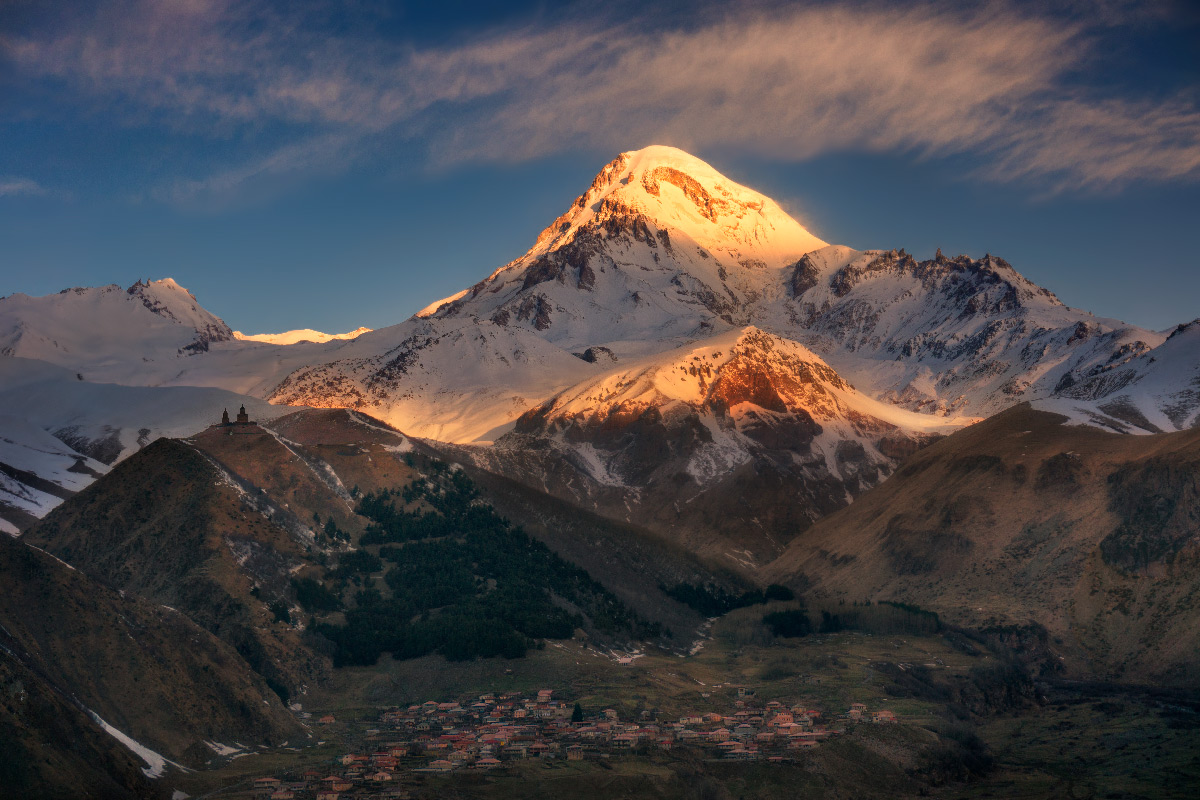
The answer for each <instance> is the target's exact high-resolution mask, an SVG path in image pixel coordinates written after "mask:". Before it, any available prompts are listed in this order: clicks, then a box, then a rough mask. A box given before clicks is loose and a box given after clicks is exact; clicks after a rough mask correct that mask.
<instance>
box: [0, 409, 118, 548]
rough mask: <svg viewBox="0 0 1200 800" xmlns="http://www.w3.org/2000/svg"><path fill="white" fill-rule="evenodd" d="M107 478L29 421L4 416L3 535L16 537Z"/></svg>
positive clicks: (0, 470) (0, 450)
mask: <svg viewBox="0 0 1200 800" xmlns="http://www.w3.org/2000/svg"><path fill="white" fill-rule="evenodd" d="M106 472H108V466H107V465H106V464H102V463H100V462H99V461H96V460H95V459H92V458H88V457H87V456H85V455H83V454H82V453H79V452H76V451H75V450H73V449H72V448H71V447H69V446H68V445H66V444H64V443H63V442H61V441H60V440H58V439H56V438H54V437H53V436H51V435H50V434H49V433H47V432H46V431H44V430H42V429H41V428H39V427H37V426H36V425H33V424H31V423H30V422H28V421H27V420H25V419H22V418H20V417H14V416H11V415H9V414H4V415H0V532H2V533H8V534H12V535H16V533H17V532H18V531H19V530H20V527H21V524H23V523H28V522H30V521H32V520H33V519H34V518H40V517H43V516H45V515H46V514H47V513H48V512H49V511H50V509H52V508H54V507H55V506H57V505H58V504H59V503H61V502H62V501H63V500H65V499H66V498H67V497H70V496H71V495H73V494H75V493H76V492H78V491H80V490H81V489H83V488H85V487H86V486H87V485H88V484H90V483H91V482H92V481H93V480H95V479H96V478H98V477H99V476H101V475H103V474H104V473H106Z"/></svg>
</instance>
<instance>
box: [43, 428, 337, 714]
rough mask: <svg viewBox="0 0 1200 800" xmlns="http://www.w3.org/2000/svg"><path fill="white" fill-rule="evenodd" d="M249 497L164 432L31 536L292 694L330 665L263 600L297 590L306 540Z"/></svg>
mask: <svg viewBox="0 0 1200 800" xmlns="http://www.w3.org/2000/svg"><path fill="white" fill-rule="evenodd" d="M263 438H269V437H265V436H264V437H263ZM252 502H257V499H256V498H254V497H243V496H242V495H241V494H240V493H239V492H238V491H237V490H236V489H235V488H234V487H232V486H231V485H230V484H229V482H228V480H227V479H226V478H225V477H224V476H223V475H222V473H221V472H220V470H219V469H218V468H217V466H216V465H215V464H214V463H213V462H212V461H211V460H210V459H209V458H208V457H207V456H205V455H204V454H202V453H201V452H199V451H198V450H197V449H195V448H194V447H192V446H190V445H188V444H186V443H184V442H180V441H176V440H169V439H160V440H158V441H157V442H154V443H153V444H151V445H149V446H148V447H146V448H144V449H143V450H142V451H140V452H139V453H136V454H135V455H133V456H131V457H130V458H128V459H127V460H125V461H124V462H122V463H121V464H119V465H118V466H117V467H116V468H115V469H114V470H113V471H112V472H110V473H109V474H108V475H106V476H104V477H103V478H101V479H100V480H98V481H96V483H94V484H92V485H91V486H89V487H88V488H87V489H85V490H84V491H83V492H80V493H79V494H78V495H77V496H75V497H73V498H71V499H70V500H68V501H67V502H65V503H63V504H62V505H61V506H59V507H58V508H57V509H55V510H54V511H53V512H52V513H51V514H49V515H48V516H47V517H46V519H44V520H43V521H42V522H41V523H39V524H38V525H37V526H35V527H34V528H32V529H30V530H29V531H28V532H27V533H26V534H25V539H26V540H27V541H29V542H30V543H32V544H35V545H38V546H39V547H43V548H45V549H46V550H47V551H49V552H51V553H54V554H55V555H57V556H58V557H59V558H62V559H63V560H64V561H67V562H68V563H70V564H73V565H75V566H77V567H78V568H79V569H80V570H82V571H84V572H85V573H87V574H88V575H89V576H91V577H94V578H96V579H98V580H100V581H101V582H103V583H105V584H107V585H108V586H111V587H114V588H117V589H121V590H124V591H126V592H130V593H133V594H136V595H139V596H141V597H143V598H145V599H147V600H150V601H151V602H154V603H161V604H165V605H169V606H172V607H174V608H177V609H179V610H180V611H181V612H183V613H184V614H186V615H187V616H188V617H190V618H191V619H192V620H193V621H194V622H196V623H197V624H199V625H200V626H201V627H203V628H205V629H206V630H208V631H210V632H212V633H213V634H215V635H217V636H218V637H219V638H221V639H223V640H224V641H226V642H227V643H229V644H231V645H233V647H234V648H236V649H237V651H238V653H239V654H241V656H242V657H243V658H244V659H245V660H246V661H247V663H249V664H250V666H251V667H252V668H253V669H254V670H255V671H257V672H259V673H260V674H261V675H263V677H264V678H267V679H270V680H271V681H273V682H275V683H276V684H278V685H283V686H286V687H287V689H288V690H289V691H291V692H293V693H295V692H297V691H298V690H299V689H300V687H301V686H302V685H304V684H307V683H312V682H313V681H315V680H319V679H320V678H321V677H322V676H323V675H324V674H326V672H327V669H328V664H327V662H326V661H325V660H324V659H323V658H320V657H317V656H315V655H314V654H312V653H311V652H310V651H308V650H307V649H306V648H304V647H303V646H302V645H301V644H300V641H299V634H298V632H297V631H296V630H294V629H293V628H291V627H289V626H287V625H284V624H282V623H276V622H273V621H272V616H271V614H270V612H269V611H268V610H267V608H266V604H267V603H268V602H270V601H271V600H272V599H274V598H278V597H283V596H285V595H286V593H287V592H288V591H289V580H290V570H291V569H293V568H294V567H295V566H297V565H299V564H301V563H303V559H304V556H305V551H304V545H303V544H302V543H301V542H299V541H298V540H297V538H296V537H295V536H294V535H292V534H290V533H289V532H288V531H287V530H285V529H284V528H283V527H281V526H279V525H275V524H272V522H270V521H269V520H268V519H267V518H266V517H265V516H264V515H263V514H262V513H259V511H257V510H255V508H253V507H252V505H251V503H252ZM280 513H282V512H280ZM252 590H253V591H256V592H257V593H258V597H256V596H255V595H254V594H252Z"/></svg>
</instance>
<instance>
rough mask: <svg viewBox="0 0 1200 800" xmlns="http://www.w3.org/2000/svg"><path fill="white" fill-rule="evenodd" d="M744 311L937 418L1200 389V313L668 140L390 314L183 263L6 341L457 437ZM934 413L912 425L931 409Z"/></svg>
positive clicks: (1160, 397)
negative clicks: (720, 164)
mask: <svg viewBox="0 0 1200 800" xmlns="http://www.w3.org/2000/svg"><path fill="white" fill-rule="evenodd" d="M749 327H753V328H755V329H757V330H759V331H761V332H763V333H764V334H769V335H771V336H775V337H779V338H780V339H782V340H786V341H787V342H790V343H791V344H790V345H789V346H801V345H802V346H803V347H805V348H807V350H808V351H810V352H811V353H812V354H814V355H816V356H818V357H819V358H820V359H821V360H822V361H823V363H824V364H825V365H826V367H827V368H829V369H831V370H833V371H835V372H836V374H837V375H838V376H839V379H841V380H844V381H845V382H847V383H848V384H852V385H853V386H854V387H856V388H857V391H858V395H859V396H860V397H865V398H867V399H870V400H871V401H872V402H879V403H881V404H882V406H881V407H882V408H887V407H897V408H898V409H900V410H906V411H910V412H918V414H919V415H934V416H935V417H936V418H937V420H938V421H937V422H936V423H931V424H933V425H934V426H935V427H936V426H938V425H943V424H950V422H951V421H953V420H955V419H963V418H974V417H982V416H986V415H988V414H991V413H994V412H996V411H998V410H1001V409H1003V408H1005V407H1007V406H1010V405H1012V404H1014V403H1017V402H1020V401H1025V400H1028V401H1032V402H1034V403H1037V404H1050V405H1053V406H1054V407H1055V408H1056V409H1059V410H1063V411H1064V413H1069V414H1071V415H1073V416H1074V417H1075V418H1076V419H1077V420H1079V421H1088V422H1090V423H1092V424H1103V425H1107V426H1109V427H1113V428H1115V429H1119V430H1128V431H1130V432H1139V431H1150V430H1154V429H1161V430H1172V429H1176V428H1177V427H1179V426H1187V425H1191V424H1194V423H1195V420H1196V417H1197V411H1200V401H1198V400H1197V399H1196V387H1195V386H1194V385H1193V381H1194V380H1195V376H1196V372H1197V358H1196V357H1195V356H1193V355H1191V353H1190V352H1189V350H1188V348H1186V347H1180V346H1178V343H1179V342H1180V341H1184V340H1185V339H1187V337H1189V336H1190V334H1188V333H1187V332H1185V333H1183V334H1178V335H1179V336H1183V337H1184V339H1177V338H1174V337H1173V338H1172V340H1171V341H1174V342H1175V344H1169V342H1168V337H1167V334H1166V333H1158V332H1154V331H1148V330H1143V329H1140V328H1137V327H1135V326H1130V325H1125V324H1124V323H1121V322H1120V321H1117V320H1108V319H1100V318H1096V317H1093V316H1092V315H1090V314H1088V313H1087V312H1083V311H1079V310H1077V309H1072V308H1069V307H1068V306H1065V305H1063V304H1062V303H1061V302H1060V301H1059V300H1058V298H1056V297H1055V296H1054V295H1053V294H1051V293H1050V292H1047V291H1046V290H1044V289H1041V288H1040V287H1038V286H1036V285H1035V284H1033V283H1032V282H1030V281H1029V280H1027V279H1025V278H1024V277H1023V276H1021V275H1020V274H1019V273H1018V272H1017V271H1016V270H1015V269H1013V268H1012V266H1011V265H1009V264H1008V263H1007V262H1005V261H1003V260H1002V259H999V258H996V257H994V256H991V255H987V256H984V257H983V258H980V259H972V258H969V257H967V256H958V257H955V258H946V257H944V256H943V255H942V254H941V253H940V252H939V253H938V254H937V256H935V257H934V258H933V259H928V260H921V261H919V260H917V259H915V258H914V257H912V256H911V255H909V254H908V253H906V252H905V251H903V250H855V249H852V248H850V247H846V246H842V245H827V244H826V243H825V242H823V241H822V240H820V239H819V238H818V237H816V236H814V235H812V234H811V233H810V232H809V231H807V230H806V229H805V228H804V227H803V226H801V225H800V224H799V223H797V222H796V221H795V220H793V219H791V218H790V217H789V216H788V215H787V214H786V213H784V212H783V211H782V209H780V208H779V206H778V205H777V204H775V203H774V202H773V201H771V200H770V199H769V198H766V197H764V196H763V195H761V194H759V193H757V192H754V191H753V190H751V189H748V188H746V187H743V186H739V185H738V184H736V183H735V182H733V181H731V180H729V179H728V178H726V177H724V176H722V175H721V174H720V173H719V172H717V171H716V170H714V169H713V168H712V167H710V166H709V165H707V164H705V163H704V162H703V161H700V160H699V159H697V158H695V157H693V156H690V155H688V154H687V153H684V152H683V151H680V150H677V149H674V148H668V147H649V148H645V149H643V150H640V151H634V152H629V153H623V154H621V155H620V156H618V157H617V158H616V159H614V160H613V161H612V162H610V163H609V164H607V165H606V166H605V167H603V168H602V169H601V170H600V172H599V173H598V174H597V176H596V178H595V180H593V181H592V183H591V185H590V186H589V187H588V188H587V189H586V190H585V192H584V193H583V194H582V195H580V196H579V198H578V199H577V200H576V201H575V202H574V203H572V204H571V206H570V207H569V208H568V209H567V210H566V212H565V213H564V214H562V215H561V216H560V217H559V218H558V219H557V220H555V221H554V222H553V223H552V224H551V225H550V226H548V227H547V228H546V229H545V230H544V231H543V232H542V234H541V235H540V236H539V237H538V239H537V241H535V242H534V243H533V245H532V247H531V248H530V250H529V251H528V252H527V253H526V254H525V255H523V256H522V257H521V258H519V259H516V260H514V261H512V262H510V263H509V264H506V265H504V266H502V267H500V268H499V269H496V270H494V271H493V272H492V273H491V274H490V275H489V277H487V278H485V279H484V280H482V281H480V282H479V283H477V284H475V285H474V286H471V287H469V288H467V289H464V290H463V291H461V292H458V293H456V294H455V295H452V296H451V297H448V298H445V299H444V300H441V301H438V302H436V303H433V304H431V305H430V306H428V307H427V308H425V309H423V310H422V311H421V312H419V313H418V314H417V315H414V317H412V318H411V319H409V320H407V321H405V322H402V323H400V324H397V325H393V326H391V327H388V328H384V329H380V330H375V331H354V332H352V333H351V334H340V335H336V336H333V337H326V336H325V335H323V334H320V333H319V332H315V331H313V332H309V331H307V330H305V331H295V332H288V333H285V334H263V335H255V336H245V335H242V334H235V333H234V332H233V331H231V330H230V329H229V327H228V326H227V325H225V323H224V322H222V321H221V320H220V319H219V318H218V317H216V316H215V315H212V314H210V313H209V312H207V311H205V310H204V309H203V308H202V307H200V306H199V304H198V303H197V302H196V299H195V297H194V296H192V295H191V294H190V293H189V292H187V291H186V290H185V289H183V288H182V287H180V286H179V285H178V284H177V283H175V282H174V281H172V280H170V279H166V280H162V281H153V282H149V283H143V282H141V281H139V282H138V283H136V284H134V285H133V286H132V287H130V288H129V289H127V290H123V289H121V288H120V287H117V286H109V287H100V288H96V289H72V290H67V291H65V292H63V293H60V294H58V295H52V296H50V297H46V298H29V297H26V296H24V295H13V296H11V297H6V298H2V299H0V352H3V354H5V355H9V356H21V357H25V358H29V359H36V360H40V361H44V362H49V363H51V364H55V365H58V366H60V367H62V368H64V369H66V370H69V371H70V372H71V373H72V374H76V377H78V378H79V379H80V380H81V381H83V382H87V383H105V384H122V385H126V386H150V387H207V388H210V389H220V390H225V391H228V392H233V393H235V394H237V395H240V396H250V397H254V398H260V399H266V400H269V401H270V402H272V403H276V404H279V403H283V404H304V405H309V406H315V407H349V408H355V409H360V410H363V411H366V412H369V413H372V414H375V415H377V416H379V417H381V418H383V419H385V420H387V421H388V422H389V423H391V424H393V425H396V426H397V427H399V428H400V429H402V430H405V431H406V432H407V433H410V434H412V435H415V436H418V437H424V438H430V439H436V440H439V441H447V442H460V443H467V442H491V441H495V440H497V439H498V438H500V437H502V436H504V435H505V434H506V433H507V432H508V431H511V430H512V429H513V427H514V426H515V425H516V424H517V420H518V419H519V418H521V417H522V415H523V414H526V413H527V412H529V411H531V410H532V409H537V408H541V407H543V406H544V404H545V403H547V402H548V401H550V400H551V399H553V398H556V397H557V398H559V400H557V401H555V402H558V403H561V404H566V405H570V403H569V402H568V398H575V399H579V398H582V397H585V396H590V393H591V392H592V391H593V389H594V388H595V387H597V386H604V385H609V384H611V382H612V381H614V380H626V379H629V380H631V379H632V378H631V376H629V375H628V374H627V370H629V369H631V368H632V367H633V366H634V365H637V364H642V361H641V360H642V359H647V358H651V359H652V358H653V357H655V356H657V355H658V354H666V353H672V352H674V351H676V350H677V349H679V348H689V347H690V348H694V349H695V348H700V349H703V348H705V347H708V346H709V345H708V344H706V343H707V342H708V341H709V340H710V339H712V340H713V341H717V340H716V339H713V337H726V336H734V337H738V336H740V335H741V334H742V332H743V331H744V330H746V329H747V328H749ZM310 333H311V334H312V335H310ZM342 337H347V338H342ZM351 337H352V338H351ZM312 339H318V340H320V339H325V341H311V340H312ZM293 340H295V343H292V344H287V345H286V346H281V344H283V343H284V342H291V341H293ZM1187 340H1188V341H1190V339H1187ZM721 341H724V340H723V339H721ZM666 357H667V358H668V359H673V358H674V356H673V355H672V356H666ZM802 361H803V359H799V360H797V361H796V364H797V365H799V364H800V363H801V362H802ZM806 363H807V362H806ZM639 368H641V367H639ZM800 368H801V367H799V366H797V369H800ZM662 374H663V375H665V374H666V373H662ZM621 375H624V376H625V377H624V378H618V376H621ZM660 377H661V375H660ZM654 380H658V379H657V378H655V379H654ZM651 382H652V383H653V382H654V381H651ZM655 386H658V389H656V391H658V390H661V389H662V388H663V387H662V386H659V385H658V384H657V383H656V384H655ZM62 387H63V388H62V389H61V390H62V391H64V392H68V391H71V390H69V389H68V388H66V386H65V384H63V385H62ZM668 395H669V393H667V394H664V395H663V396H662V397H661V398H658V399H657V400H655V401H654V402H659V401H661V402H663V403H666V404H670V403H671V402H675V400H674V399H672V398H671V397H669V396H668ZM1117 397H1119V398H1121V400H1120V402H1119V403H1117V404H1115V405H1114V402H1113V400H1114V398H1117ZM571 402H574V401H571ZM1101 406H1104V407H1105V408H1108V409H1109V411H1104V410H1102V409H1101ZM1047 407H1049V406H1047ZM1130 408H1132V409H1134V411H1136V413H1134V411H1130V410H1129V409H1130ZM877 410H878V409H877ZM1110 412H1112V413H1110ZM1114 414H1115V416H1114ZM1138 415H1140V417H1139V416H1138ZM873 416H875V417H877V418H880V419H883V418H884V417H883V416H882V412H879V413H874V414H873ZM1143 418H1144V419H1145V420H1147V421H1149V424H1148V425H1144V424H1141V423H1140V421H1137V420H1140V419H1143ZM923 419H924V417H923V416H911V417H905V421H904V422H902V423H899V424H901V426H902V427H906V428H907V429H909V430H913V431H920V430H924V429H925V423H924V422H922V421H921V420H923ZM1131 419H1132V420H1135V421H1134V422H1130V421H1129V420H1131ZM44 427H46V428H47V429H52V430H57V429H60V428H63V427H65V425H64V424H61V423H46V424H45V426H44ZM139 427H141V426H139ZM125 444H126V443H124V442H123V451H124V446H125Z"/></svg>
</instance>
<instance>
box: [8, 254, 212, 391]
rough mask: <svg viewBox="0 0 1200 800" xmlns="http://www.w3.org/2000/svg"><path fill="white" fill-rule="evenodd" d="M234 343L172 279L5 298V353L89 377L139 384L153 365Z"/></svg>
mask: <svg viewBox="0 0 1200 800" xmlns="http://www.w3.org/2000/svg"><path fill="white" fill-rule="evenodd" d="M232 338H233V331H231V330H230V329H229V326H228V325H226V324H225V323H224V322H222V321H221V320H220V319H219V318H218V317H216V316H214V315H213V314H210V313H209V312H208V311H205V310H204V309H203V308H201V306H200V305H199V303H198V302H197V301H196V298H195V297H194V296H193V295H192V294H191V293H190V292H188V291H187V290H186V289H184V288H183V287H182V286H180V285H179V284H177V283H176V282H175V281H173V280H171V279H170V278H167V279H165V280H160V281H151V282H150V283H142V282H141V281H139V282H137V283H135V284H134V285H133V286H130V287H129V288H128V289H122V288H121V287H119V286H116V285H113V286H101V287H98V288H92V289H66V290H64V291H62V292H59V293H58V294H56V295H51V296H48V297H29V296H28V295H24V294H14V295H10V296H8V297H4V298H0V354H2V355H6V356H18V357H21V358H36V359H40V360H42V361H48V362H50V363H51V364H57V365H58V366H61V367H65V368H67V369H71V370H75V371H77V372H80V373H81V374H83V375H84V376H85V379H87V380H112V381H119V382H122V383H141V382H142V381H143V379H144V376H145V374H146V372H147V368H146V365H147V364H152V363H154V362H162V361H166V360H176V359H178V358H179V357H181V356H184V355H194V354H198V353H203V352H206V351H207V350H208V348H209V346H210V345H211V344H213V343H215V342H224V341H229V340H230V339H232Z"/></svg>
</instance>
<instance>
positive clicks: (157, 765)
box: [87, 708, 191, 778]
mask: <svg viewBox="0 0 1200 800" xmlns="http://www.w3.org/2000/svg"><path fill="white" fill-rule="evenodd" d="M87 713H88V716H90V717H91V718H92V721H93V722H95V723H96V724H97V725H99V726H100V727H101V728H103V729H104V730H105V732H106V733H108V735H109V736H111V737H113V738H114V739H116V740H117V741H118V742H120V743H121V744H123V745H125V747H126V748H127V749H128V750H129V752H131V753H133V754H134V755H135V756H137V757H138V758H140V759H142V760H143V761H145V762H146V766H144V767H142V772H144V773H145V774H146V777H147V778H161V777H162V776H163V773H164V772H166V769H167V765H168V764H169V765H171V766H172V767H175V768H176V769H178V770H180V771H181V772H191V770H190V769H188V768H187V767H185V766H182V765H180V764H176V763H175V762H174V761H171V760H170V759H169V758H165V757H163V756H161V755H159V754H158V753H156V752H154V751H153V750H151V749H150V748H149V747H146V745H144V744H142V743H141V742H139V741H137V740H136V739H134V738H133V737H131V736H127V735H126V734H124V733H122V732H121V731H119V730H117V729H116V728H114V727H113V726H112V725H109V724H108V723H107V722H105V721H104V720H103V719H101V718H100V715H99V714H97V713H96V712H95V711H92V710H91V709H90V708H89V709H87Z"/></svg>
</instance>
